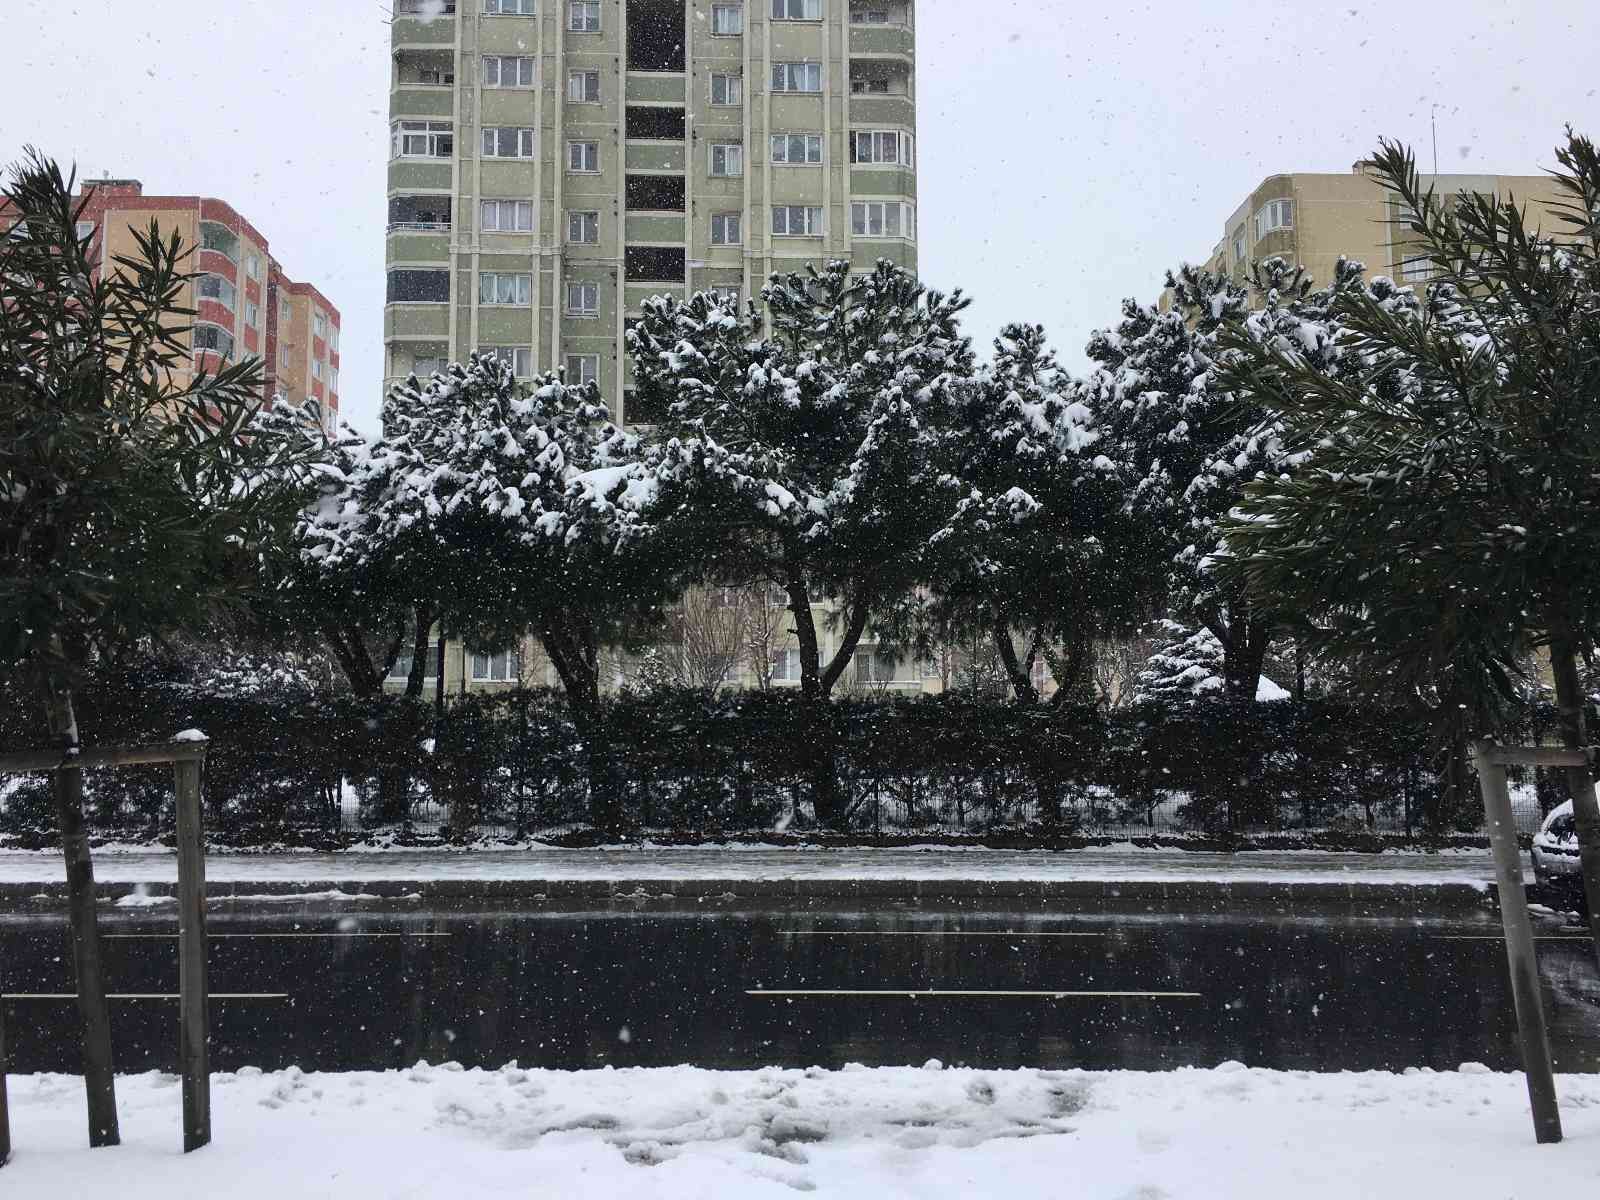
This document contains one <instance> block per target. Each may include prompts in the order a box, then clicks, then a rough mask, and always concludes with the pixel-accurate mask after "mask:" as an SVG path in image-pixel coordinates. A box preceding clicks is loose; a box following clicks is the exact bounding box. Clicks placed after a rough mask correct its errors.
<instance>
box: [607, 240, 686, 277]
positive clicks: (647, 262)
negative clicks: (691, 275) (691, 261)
mask: <svg viewBox="0 0 1600 1200" xmlns="http://www.w3.org/2000/svg"><path fill="white" fill-rule="evenodd" d="M687 259H688V255H687V254H686V253H685V251H684V248H683V247H682V246H629V247H628V248H627V250H626V251H625V252H624V253H623V256H622V272H623V277H624V278H625V279H626V280H627V281H628V282H629V283H656V282H672V283H682V282H683V279H684V274H685V268H686V267H687V266H688V262H687Z"/></svg>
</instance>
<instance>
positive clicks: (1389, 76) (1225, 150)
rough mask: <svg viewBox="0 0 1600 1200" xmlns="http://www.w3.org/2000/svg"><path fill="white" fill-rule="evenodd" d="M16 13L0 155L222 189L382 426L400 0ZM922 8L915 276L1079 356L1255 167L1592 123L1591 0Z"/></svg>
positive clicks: (36, 1)
mask: <svg viewBox="0 0 1600 1200" xmlns="http://www.w3.org/2000/svg"><path fill="white" fill-rule="evenodd" d="M3 2H4V4H5V7H6V10H7V11H8V12H9V13H10V14H11V16H10V17H9V18H8V21H7V29H8V30H10V37H9V39H8V44H9V45H10V46H11V50H10V52H9V53H8V54H7V55H6V68H7V69H6V71H5V74H4V76H3V77H0V78H3V82H0V100H3V103H0V153H3V155H4V157H5V160H6V161H7V162H9V161H12V160H14V159H15V158H16V156H17V152H18V151H19V150H20V148H21V147H22V146H23V145H25V144H28V143H34V144H37V145H38V146H40V147H41V148H42V149H44V150H45V151H46V152H48V153H50V154H52V155H54V156H55V157H57V158H59V159H61V160H63V162H66V161H68V160H75V161H76V162H77V164H78V166H79V168H80V171H81V172H82V173H84V174H91V175H94V176H99V175H101V174H102V173H104V172H109V173H110V174H111V175H112V176H114V177H132V178H137V179H141V180H143V181H144V184H145V187H146V190H148V191H150V192H153V193H180V194H196V193H198V194H203V195H212V196H217V197H220V198H222V199H224V200H226V201H228V202H229V203H231V204H232V205H233V206H234V207H235V208H237V209H238V210H239V211H240V212H241V213H243V214H244V215H245V216H246V217H247V218H248V219H249V220H250V221H252V222H253V223H254V224H255V225H256V226H257V228H259V229H260V230H261V231H262V233H264V234H265V235H266V237H267V239H268V241H269V242H270V243H271V246H272V250H273V253H274V254H275V255H276V256H277V257H278V259H279V261H280V262H282V263H283V265H284V269H285V270H287V271H288V272H289V273H290V275H291V276H293V277H295V278H299V279H307V280H309V281H311V282H313V283H315V284H317V286H319V287H320V288H321V289H322V290H323V291H324V292H325V293H326V294H327V295H328V297H329V298H330V299H331V300H332V301H333V302H334V303H335V304H336V305H338V307H339V309H340V311H341V313H342V314H343V323H344V329H343V337H342V357H343V364H344V365H343V371H342V374H341V379H340V384H341V392H342V393H343V396H342V400H343V406H344V414H345V417H346V419H347V420H350V421H352V422H353V423H354V424H356V425H357V426H358V427H360V428H363V429H367V430H371V429H372V428H373V426H374V424H375V418H376V413H377V405H378V399H379V395H378V393H379V389H380V387H381V373H382V329H383V326H382V319H383V291H384V278H383V225H384V219H385V203H384V186H385V185H384V162H385V158H386V155H387V152H388V63H387V57H388V45H389V37H388V27H387V23H386V22H387V19H388V11H387V9H388V5H387V3H379V0H301V2H300V3H289V4H267V3H249V2H247V0H76V2H73V0H3ZM543 2H544V3H553V2H555V0H543ZM751 2H754V0H751ZM833 2H843V0H833ZM917 7H918V14H919V16H918V22H919V48H918V53H919V63H918V66H919V72H920V74H919V94H920V123H921V129H920V131H919V132H920V144H919V159H918V165H919V179H920V188H921V196H920V209H921V212H920V232H921V239H922V240H921V247H920V249H921V263H922V274H923V276H924V278H925V279H926V280H927V281H928V282H929V283H930V284H932V285H934V286H937V287H941V288H945V289H949V288H953V287H957V286H959V287H961V288H963V289H964V290H966V291H967V292H968V293H969V294H971V295H972V296H973V297H974V304H973V306H972V309H971V311H970V314H969V320H968V330H969V332H970V333H971V334H972V335H973V337H974V339H975V340H977V341H978V342H979V344H980V346H983V347H987V343H988V341H989V339H990V338H992V337H993V335H994V333H995V332H996V330H997V329H998V328H999V326H1000V325H1001V324H1003V323H1004V322H1006V321H1010V320H1031V321H1040V322H1043V323H1044V324H1045V326H1046V327H1047V329H1048V330H1049V332H1050V335H1051V337H1052V338H1053V340H1054V341H1055V342H1056V343H1057V345H1058V346H1059V347H1060V349H1061V351H1062V354H1063V358H1064V359H1065V360H1066V361H1067V362H1068V363H1069V364H1072V365H1073V366H1075V367H1076V366H1079V365H1081V364H1082V362H1083V358H1082V353H1081V350H1082V346H1083V344H1084V342H1085V340H1086V338H1087V336H1088V334H1089V332H1090V331H1091V330H1092V329H1094V328H1095V327H1096V326H1099V325H1103V324H1107V323H1109V322H1110V321H1111V320H1113V319H1114V318H1115V316H1116V311H1117V304H1118V302H1119V301H1120V299H1121V298H1122V297H1123V296H1125V295H1137V296H1139V297H1141V298H1142V299H1146V300H1149V299H1153V298H1154V297H1155V295H1156V294H1157V292H1158V291H1159V289H1160V282H1161V277H1162V273H1163V271H1164V270H1165V269H1166V268H1167V267H1169V266H1171V265H1175V264H1176V263H1178V262H1179V261H1182V260H1185V259H1192V260H1198V259H1202V258H1204V257H1205V256H1206V255H1207V254H1208V253H1209V252H1210V250H1211V248H1212V246H1213V245H1215V243H1216V242H1217V241H1218V240H1219V238H1220V236H1221V230H1222V223H1223V221H1224V219H1225V218H1226V217H1227V215H1228V214H1229V213H1230V212H1231V211H1232V210H1233V209H1234V208H1235V207H1236V206H1237V204H1238V203H1239V202H1240V201H1241V200H1243V198H1244V196H1245V195H1246V194H1247V193H1248V192H1249V191H1250V190H1251V189H1252V188H1253V187H1254V186H1255V185H1256V184H1257V183H1258V182H1260V180H1261V179H1262V178H1263V177H1264V176H1266V175H1269V174H1275V173H1278V172H1283V171H1346V170H1349V168H1350V165H1351V163H1353V162H1354V161H1355V160H1356V159H1357V158H1359V157H1360V156H1361V155H1362V154H1364V153H1365V152H1367V151H1368V150H1370V149H1371V148H1372V146H1373V144H1374V142H1375V140H1376V139H1377V138H1378V137H1379V136H1380V135H1388V136H1392V137H1399V138H1403V139H1407V140H1411V141H1413V142H1414V143H1415V144H1417V146H1418V147H1419V149H1420V150H1421V151H1422V158H1423V163H1424V166H1426V165H1427V158H1428V156H1430V155H1431V149H1430V148H1429V141H1428V139H1429V132H1428V121H1429V114H1430V112H1431V111H1432V109H1433V106H1434V105H1435V104H1438V105H1439V110H1438V113H1439V156H1440V166H1441V169H1442V170H1445V171H1475V172H1485V173H1491V172H1492V173H1505V174H1527V173H1532V172H1534V171H1537V170H1539V169H1541V168H1544V167H1548V166H1550V165H1552V154H1551V149H1552V147H1553V146H1554V145H1555V143H1556V141H1557V140H1558V138H1559V136H1560V134H1561V129H1562V125H1563V124H1564V123H1565V122H1568V121H1570V122H1573V123H1574V124H1576V125H1577V126H1578V127H1579V128H1580V129H1582V130H1584V131H1585V132H1588V133H1590V134H1591V135H1594V136H1600V96H1597V92H1596V87H1597V77H1596V71H1595V62H1596V57H1595V56H1596V52H1597V50H1600V4H1596V2H1595V0H1404V2H1403V3H1395V2H1394V0H1385V2H1383V3H1370V2H1368V0H1347V2H1346V3H1337V4H1334V3H1327V2H1325V0H1318V2H1314V3H1309V4H1308V3H1305V2H1304V0H1209V2H1206V0H1161V2H1160V3H1147V4H1128V3H1113V2H1109V0H1095V2H1092V3H1091V2H1085V0H1028V2H1014V0H917ZM18 10H20V11H18Z"/></svg>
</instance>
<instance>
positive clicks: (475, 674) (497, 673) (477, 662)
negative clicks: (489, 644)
mask: <svg viewBox="0 0 1600 1200" xmlns="http://www.w3.org/2000/svg"><path fill="white" fill-rule="evenodd" d="M520 666H521V664H520V663H519V662H518V661H517V652H516V651H515V650H495V651H493V652H491V653H487V654H486V653H481V652H474V653H473V655H472V682H473V683H515V682H516V681H517V679H518V678H519V677H520V674H521V672H520V670H519V668H520Z"/></svg>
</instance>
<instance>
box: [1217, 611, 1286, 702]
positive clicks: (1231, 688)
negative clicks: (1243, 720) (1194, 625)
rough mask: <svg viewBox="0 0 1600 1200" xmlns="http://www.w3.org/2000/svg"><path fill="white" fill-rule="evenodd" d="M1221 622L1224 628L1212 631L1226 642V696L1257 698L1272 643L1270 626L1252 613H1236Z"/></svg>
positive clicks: (1246, 698)
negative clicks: (1242, 614)
mask: <svg viewBox="0 0 1600 1200" xmlns="http://www.w3.org/2000/svg"><path fill="white" fill-rule="evenodd" d="M1218 625H1219V626H1221V628H1216V627H1213V628H1212V630H1211V632H1212V633H1214V634H1216V635H1217V640H1218V641H1220V642H1221V643H1222V692H1223V695H1224V696H1226V697H1227V698H1228V699H1229V700H1244V701H1248V700H1254V699H1255V698H1256V689H1257V688H1258V687H1259V686H1260V684H1261V670H1262V668H1263V667H1264V666H1265V665H1266V661H1267V650H1268V649H1269V648H1270V646H1271V642H1272V638H1271V632H1270V628H1269V627H1268V626H1267V625H1266V623H1265V622H1262V621H1258V620H1256V619H1255V618H1253V617H1251V616H1248V615H1245V616H1237V617H1236V616H1234V615H1232V613H1230V615H1229V617H1228V619H1227V620H1226V621H1225V622H1218Z"/></svg>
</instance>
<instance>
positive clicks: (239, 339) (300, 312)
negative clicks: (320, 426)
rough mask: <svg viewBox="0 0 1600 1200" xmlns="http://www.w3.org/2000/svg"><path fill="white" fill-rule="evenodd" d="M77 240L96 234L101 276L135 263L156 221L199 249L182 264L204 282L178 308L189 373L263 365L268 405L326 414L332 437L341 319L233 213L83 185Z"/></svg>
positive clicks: (204, 202)
mask: <svg viewBox="0 0 1600 1200" xmlns="http://www.w3.org/2000/svg"><path fill="white" fill-rule="evenodd" d="M79 199H80V200H82V201H83V202H84V204H85V207H84V209H83V212H82V214H81V215H80V217H79V219H78V233H79V236H80V237H81V236H85V235H88V234H91V233H92V234H93V235H94V239H95V240H94V242H93V244H92V245H91V252H92V253H94V254H95V255H97V256H98V260H99V264H100V269H101V270H106V269H108V268H111V267H112V266H113V265H114V263H115V260H116V258H117V257H118V256H119V255H121V256H131V255H137V253H138V243H137V241H136V234H139V233H143V232H145V231H146V230H148V229H149V227H150V222H151V221H155V222H156V224H157V225H158V226H159V227H160V230H161V234H162V236H163V237H170V236H171V235H172V234H173V233H174V232H176V233H178V234H179V235H180V236H181V237H182V239H183V243H184V245H186V246H190V247H194V254H193V257H192V258H191V259H190V260H189V261H188V262H187V263H186V264H185V268H186V270H187V271H189V272H191V273H194V274H196V275H197V276H198V278H197V279H196V280H195V281H194V282H193V283H191V284H188V285H186V286H185V287H184V289H183V294H182V295H181V297H180V299H179V303H181V304H182V305H183V306H184V307H186V308H192V309H194V310H195V311H196V317H195V322H194V331H193V333H192V334H191V335H190V337H191V347H190V356H191V357H190V369H191V370H194V369H204V370H205V371H207V372H210V373H215V372H216V371H218V370H220V369H221V368H222V367H223V366H224V365H226V364H228V363H230V362H234V361H237V360H238V359H240V358H245V357H251V356H255V357H259V358H260V359H261V360H262V366H263V371H264V373H265V376H266V380H265V383H264V385H263V388H262V396H263V398H266V397H270V396H275V395H283V396H285V397H287V398H288V399H290V400H292V401H294V402H295V403H303V402H305V401H306V400H308V399H312V400H316V401H317V403H318V404H319V405H320V406H321V408H322V412H323V417H324V420H325V421H326V422H327V424H328V427H329V428H330V429H331V428H332V427H333V425H334V423H335V422H336V420H337V419H338V415H339V310H338V309H336V308H335V307H334V306H333V305H332V304H330V303H329V302H328V299H327V297H326V296H324V295H323V294H322V293H321V292H319V291H318V290H317V289H316V288H314V287H312V286H311V285H310V284H309V283H295V282H294V281H292V280H291V279H290V278H289V277H288V276H287V275H285V274H284V272H283V268H282V267H281V266H280V265H279V263H278V260H277V259H275V258H273V257H272V254H271V251H270V249H269V247H268V244H267V239H266V238H265V237H264V236H263V235H262V234H261V232H260V231H259V230H258V229H257V228H256V227H255V226H254V225H252V224H251V223H250V222H249V221H247V220H245V218H244V217H242V216H240V215H239V213H238V212H237V211H236V210H235V209H234V208H233V207H232V206H230V205H228V204H226V203H224V202H223V201H221V200H217V199H214V198H212V197H210V196H147V195H145V194H144V186H143V185H142V184H141V183H140V182H139V181H138V180H137V179H97V180H86V181H85V182H84V184H83V188H82V191H81V193H80V195H79Z"/></svg>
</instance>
